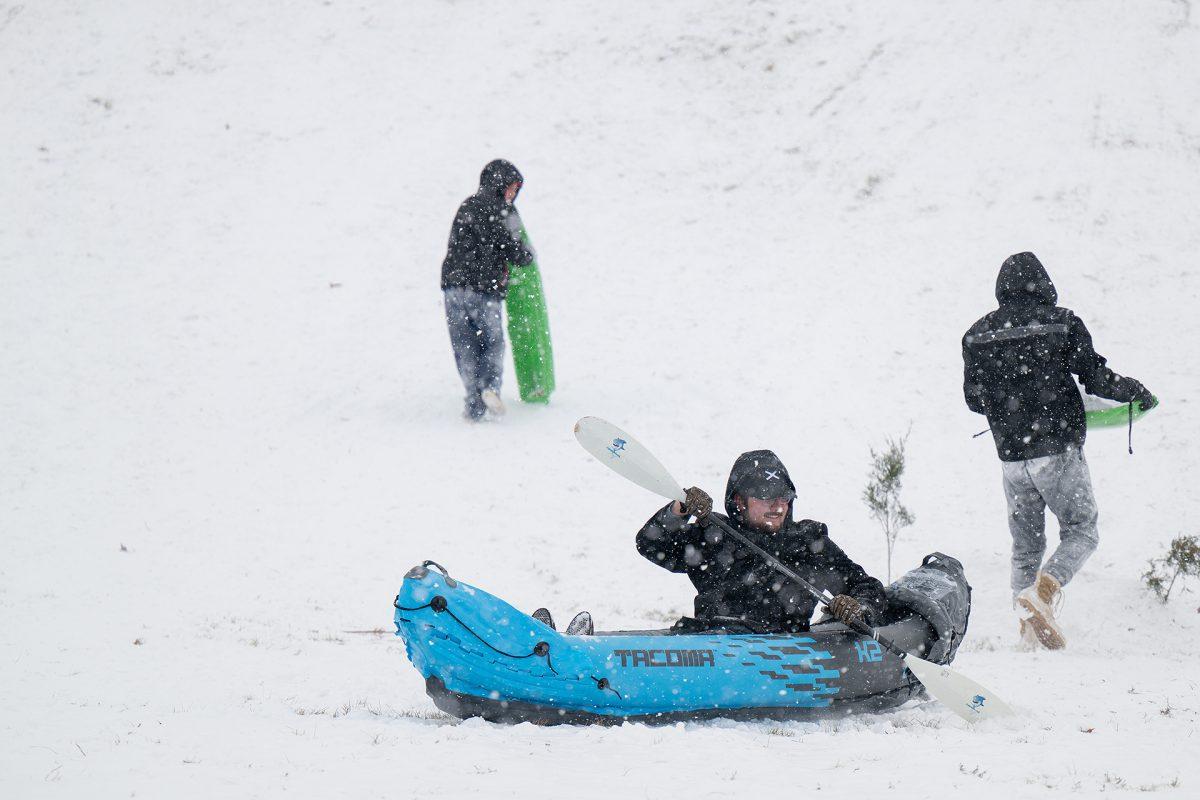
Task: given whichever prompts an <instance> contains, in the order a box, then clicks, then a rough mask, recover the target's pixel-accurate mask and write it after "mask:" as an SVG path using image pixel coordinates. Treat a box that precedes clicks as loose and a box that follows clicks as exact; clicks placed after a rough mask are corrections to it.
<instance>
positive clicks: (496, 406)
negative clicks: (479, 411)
mask: <svg viewBox="0 0 1200 800" xmlns="http://www.w3.org/2000/svg"><path fill="white" fill-rule="evenodd" d="M483 404H484V405H485V406H487V410H488V411H490V412H492V414H493V415H494V416H497V417H502V416H504V412H505V411H507V410H508V409H506V408H505V407H504V401H503V400H501V399H500V393H499V392H497V391H496V390H495V389H484V390H483Z"/></svg>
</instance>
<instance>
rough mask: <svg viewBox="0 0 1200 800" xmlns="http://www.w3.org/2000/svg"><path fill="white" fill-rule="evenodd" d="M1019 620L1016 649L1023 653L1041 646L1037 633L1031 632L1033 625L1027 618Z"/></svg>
mask: <svg viewBox="0 0 1200 800" xmlns="http://www.w3.org/2000/svg"><path fill="white" fill-rule="evenodd" d="M1020 622H1021V630H1020V641H1019V642H1017V649H1018V650H1020V651H1022V652H1025V653H1031V652H1033V651H1034V650H1037V649H1038V648H1039V647H1041V646H1042V644H1041V642H1039V641H1038V638H1037V634H1036V633H1034V632H1033V626H1032V625H1030V624H1029V620H1027V619H1022V620H1021V621H1020Z"/></svg>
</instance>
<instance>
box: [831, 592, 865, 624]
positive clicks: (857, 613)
mask: <svg viewBox="0 0 1200 800" xmlns="http://www.w3.org/2000/svg"><path fill="white" fill-rule="evenodd" d="M828 608H829V613H830V614H833V616H834V617H835V618H837V620H838V621H839V622H842V623H843V624H846V625H854V624H862V623H865V622H866V619H865V618H864V615H863V607H862V603H860V602H858V601H857V600H855V599H854V598H853V597H851V596H850V595H848V594H839V595H838V596H837V597H835V598H833V599H832V600H830V601H829V606H828Z"/></svg>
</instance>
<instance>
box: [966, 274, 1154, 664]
mask: <svg viewBox="0 0 1200 800" xmlns="http://www.w3.org/2000/svg"><path fill="white" fill-rule="evenodd" d="M996 300H997V301H998V303H999V306H1000V307H999V308H998V309H996V310H995V311H992V312H991V313H989V314H986V315H985V316H983V317H982V318H980V319H979V320H978V321H977V322H976V323H975V324H974V325H972V326H971V328H970V329H969V330H968V331H967V332H966V334H965V335H964V336H963V339H962V357H963V368H964V376H963V395H964V397H965V399H966V402H967V407H968V408H970V409H971V410H972V411H974V412H975V413H977V414H984V415H986V416H987V419H988V426H989V428H990V430H991V432H992V438H993V439H994V440H995V443H996V451H997V453H998V454H999V456H1000V462H1001V466H1002V468H1003V470H1002V472H1003V476H1004V496H1005V498H1006V499H1007V501H1008V527H1009V532H1010V533H1011V534H1012V540H1013V550H1012V591H1013V605H1014V606H1015V607H1016V608H1017V610H1018V613H1019V615H1020V631H1021V638H1022V640H1023V641H1024V642H1025V643H1026V644H1035V643H1038V642H1040V643H1041V644H1042V645H1043V646H1044V647H1047V648H1049V649H1051V650H1058V649H1061V648H1063V647H1065V646H1066V643H1067V640H1066V636H1065V635H1064V634H1063V631H1062V628H1061V626H1060V625H1059V623H1058V621H1057V619H1056V618H1055V610H1054V607H1055V605H1056V604H1057V602H1058V601H1059V600H1061V597H1062V587H1064V586H1066V585H1067V582H1068V581H1070V580H1071V578H1073V577H1074V576H1075V574H1076V573H1077V572H1078V571H1079V569H1080V568H1081V567H1082V566H1083V564H1084V562H1086V561H1087V559H1088V558H1089V557H1090V556H1091V555H1092V553H1093V552H1094V551H1095V549H1096V545H1097V544H1098V543H1099V541H1100V535H1099V533H1098V531H1097V528H1096V519H1097V516H1098V513H1097V510H1096V498H1095V494H1094V493H1093V491H1092V478H1091V475H1090V474H1089V472H1088V465H1087V460H1086V459H1085V458H1084V456H1083V443H1084V439H1085V437H1086V435H1087V424H1086V422H1085V417H1084V410H1083V401H1082V399H1081V396H1080V392H1079V388H1078V386H1077V385H1076V383H1075V377H1078V378H1079V382H1080V383H1082V384H1083V388H1084V390H1086V391H1087V392H1088V393H1089V394H1093V395H1097V396H1099V397H1105V398H1108V399H1110V400H1117V401H1120V402H1123V403H1137V404H1138V405H1139V406H1140V408H1141V409H1142V410H1149V409H1150V408H1153V407H1154V405H1155V404H1156V403H1157V402H1158V401H1157V400H1156V399H1155V397H1154V395H1152V394H1151V393H1150V392H1149V391H1148V390H1147V389H1146V387H1145V386H1143V385H1142V384H1141V383H1139V382H1138V381H1136V380H1134V379H1133V378H1128V377H1122V376H1120V375H1117V374H1116V373H1114V372H1113V371H1112V370H1111V369H1109V368H1108V367H1107V366H1106V362H1105V359H1104V357H1103V356H1101V355H1098V354H1097V353H1096V351H1095V349H1093V347H1092V336H1091V334H1090V333H1088V329H1087V327H1086V326H1085V325H1084V324H1083V320H1081V319H1080V318H1079V317H1077V316H1076V315H1075V313H1074V312H1073V311H1071V310H1070V309H1067V308H1062V307H1060V306H1058V305H1057V303H1058V292H1057V291H1056V290H1055V288H1054V282H1053V281H1051V280H1050V276H1049V274H1047V272H1046V270H1045V268H1044V267H1043V266H1042V263H1041V262H1040V261H1038V259H1037V256H1035V255H1034V254H1033V253H1017V254H1016V255H1013V256H1009V257H1008V259H1006V260H1005V262H1004V264H1003V265H1002V266H1001V267H1000V274H999V276H998V277H997V278H996ZM1129 413H1130V416H1131V417H1132V414H1133V408H1132V406H1131V407H1130V410H1129ZM1047 508H1049V509H1050V511H1051V512H1052V513H1053V514H1054V516H1056V517H1057V518H1058V522H1059V528H1060V530H1059V539H1060V541H1059V545H1058V547H1057V548H1056V549H1055V551H1054V553H1053V554H1052V555H1051V556H1050V558H1049V560H1047V561H1046V563H1045V564H1044V565H1043V564H1042V556H1043V555H1044V554H1045V551H1046V519H1045V513H1046V509H1047Z"/></svg>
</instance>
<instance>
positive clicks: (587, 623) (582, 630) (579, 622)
mask: <svg viewBox="0 0 1200 800" xmlns="http://www.w3.org/2000/svg"><path fill="white" fill-rule="evenodd" d="M595 632H596V629H595V627H594V626H593V625H592V615H591V614H589V613H588V612H586V611H580V612H579V613H578V614H576V615H575V619H573V620H571V624H570V625H568V626H567V635H568V636H591V635H593V634H594V633H595Z"/></svg>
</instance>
